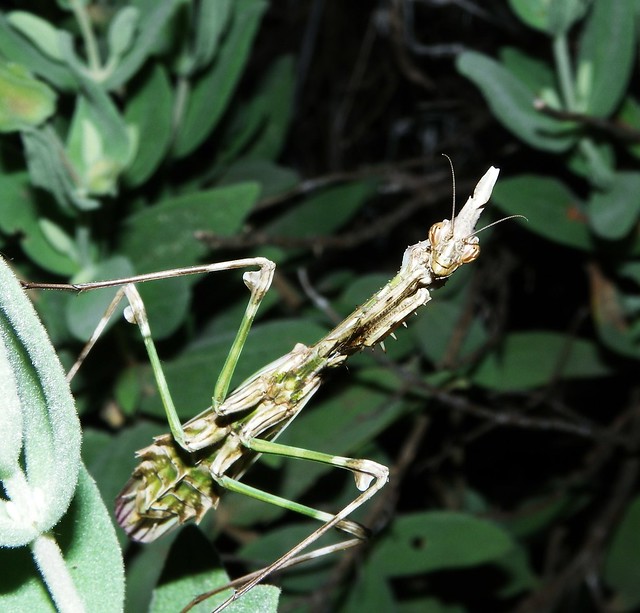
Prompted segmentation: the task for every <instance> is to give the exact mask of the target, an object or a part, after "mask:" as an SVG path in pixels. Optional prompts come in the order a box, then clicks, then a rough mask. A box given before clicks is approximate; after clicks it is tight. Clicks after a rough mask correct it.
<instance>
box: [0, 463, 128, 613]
mask: <svg viewBox="0 0 640 613" xmlns="http://www.w3.org/2000/svg"><path fill="white" fill-rule="evenodd" d="M54 534H55V538H56V540H57V541H58V543H59V544H60V546H61V549H62V555H63V559H64V564H65V566H66V567H67V568H68V570H69V573H70V575H71V579H72V580H73V583H74V585H75V587H76V590H77V591H78V593H79V595H80V597H81V599H82V601H83V602H84V605H85V610H86V611H104V612H105V613H107V612H111V611H113V612H114V613H118V612H119V611H122V606H123V602H124V568H123V563H122V553H121V551H120V547H119V545H118V541H117V539H116V536H115V532H114V528H113V525H112V524H111V520H110V519H109V516H108V514H107V511H106V509H105V506H104V503H103V502H102V499H101V498H100V494H99V492H98V489H97V487H96V485H95V483H94V482H93V480H92V479H91V477H90V476H89V474H88V473H87V471H86V469H85V468H84V467H83V468H82V469H81V470H80V474H79V479H78V488H77V490H76V494H75V496H74V499H73V501H72V503H71V506H70V508H69V511H68V512H67V513H66V515H65V516H64V517H63V518H62V521H61V522H60V523H59V524H58V525H57V526H56V527H55V531H54ZM0 565H1V566H2V569H3V572H2V574H1V575H0V609H2V610H3V611H38V612H39V613H40V612H43V613H44V612H47V611H51V612H52V613H53V612H55V611H56V610H58V609H56V607H54V605H53V602H52V600H51V597H50V596H49V594H48V592H47V590H46V588H45V586H44V584H43V581H42V579H41V577H40V576H39V575H38V573H37V571H36V567H35V564H34V561H33V559H31V556H30V555H29V551H28V550H27V549H26V548H19V549H0Z"/></svg>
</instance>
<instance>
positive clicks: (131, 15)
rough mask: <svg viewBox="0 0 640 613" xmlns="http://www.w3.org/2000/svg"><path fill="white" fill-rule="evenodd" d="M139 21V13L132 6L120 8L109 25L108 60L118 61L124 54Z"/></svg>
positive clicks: (131, 41)
mask: <svg viewBox="0 0 640 613" xmlns="http://www.w3.org/2000/svg"><path fill="white" fill-rule="evenodd" d="M139 20H140V12H139V11H138V9H137V8H135V7H134V6H125V7H123V8H121V9H120V10H119V11H118V12H117V13H116V15H115V17H114V18H113V19H112V21H111V23H110V24H109V33H108V40H109V60H110V61H116V62H117V61H118V60H119V59H120V57H121V56H122V55H123V54H124V53H126V52H127V51H128V50H129V49H130V47H131V45H132V43H133V39H134V35H135V32H136V29H137V28H138V24H139Z"/></svg>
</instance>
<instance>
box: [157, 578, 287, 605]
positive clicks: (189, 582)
mask: <svg viewBox="0 0 640 613" xmlns="http://www.w3.org/2000/svg"><path fill="white" fill-rule="evenodd" d="M227 583H229V576H228V575H227V574H226V573H225V572H224V571H223V570H218V571H214V572H202V573H198V574H194V575H190V576H187V577H183V578H181V579H179V580H176V581H173V582H171V583H167V584H164V585H161V586H160V587H158V588H156V589H155V590H154V593H153V600H152V602H151V608H150V609H149V610H150V613H174V612H175V611H179V610H181V609H182V608H183V607H184V606H186V605H187V604H188V603H189V602H191V600H193V599H194V598H195V597H196V596H199V595H200V594H203V593H205V592H209V591H211V590H214V589H215V588H217V587H222V586H224V585H225V584H227ZM232 594H233V591H232V590H230V589H229V590H225V591H223V592H220V593H219V594H216V595H215V596H212V597H211V598H208V599H207V600H205V601H203V602H201V603H199V604H197V605H196V606H195V607H193V608H192V609H191V611H193V612H194V613H209V612H210V611H212V610H213V609H214V608H215V607H217V606H220V605H221V604H222V603H223V602H224V601H225V600H226V599H227V598H228V597H229V596H231V595H232ZM279 595H280V590H279V589H278V588H277V587H274V586H272V585H258V586H256V587H254V588H253V589H252V590H250V591H249V592H248V593H247V594H245V595H244V596H242V597H241V598H240V599H239V600H236V601H235V602H234V603H232V604H231V605H229V606H228V607H227V608H226V609H225V611H229V613H255V612H256V611H260V612H261V613H277V611H278V597H279Z"/></svg>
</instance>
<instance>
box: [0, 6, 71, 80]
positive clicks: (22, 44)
mask: <svg viewBox="0 0 640 613" xmlns="http://www.w3.org/2000/svg"><path fill="white" fill-rule="evenodd" d="M45 38H47V37H46V36H45ZM47 51H48V52H49V51H51V50H50V49H48V50H47ZM0 55H2V57H4V58H6V59H7V60H8V61H10V62H15V63H17V64H21V65H23V66H25V67H26V68H27V69H28V70H30V71H31V72H33V73H34V74H37V75H38V76H40V77H42V78H43V79H46V80H47V81H48V82H49V83H51V84H52V85H54V86H55V87H58V88H60V89H63V90H67V91H68V90H71V91H74V90H76V89H77V88H78V84H77V81H76V80H75V78H74V77H73V74H72V73H71V71H70V70H69V69H68V68H67V67H66V66H65V65H64V64H62V63H61V62H58V61H57V60H54V59H53V58H51V57H50V56H49V55H48V54H47V53H44V52H43V51H42V50H41V49H40V48H38V46H35V45H34V43H33V42H32V41H30V40H28V39H27V38H25V37H24V36H23V35H22V33H20V32H18V31H16V29H15V28H14V27H12V26H11V25H10V24H9V22H8V20H7V19H6V18H5V16H4V15H2V14H0Z"/></svg>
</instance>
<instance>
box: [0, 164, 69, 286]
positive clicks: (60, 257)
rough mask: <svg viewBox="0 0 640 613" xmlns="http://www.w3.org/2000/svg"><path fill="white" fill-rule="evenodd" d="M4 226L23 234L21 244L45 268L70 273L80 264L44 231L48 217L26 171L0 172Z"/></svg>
mask: <svg viewBox="0 0 640 613" xmlns="http://www.w3.org/2000/svg"><path fill="white" fill-rule="evenodd" d="M0 193H2V206H0V230H2V232H3V233H5V234H7V235H9V236H12V235H17V236H19V237H20V246H21V247H22V249H23V250H24V252H25V253H26V255H27V256H28V257H29V258H30V259H31V260H33V262H34V263H36V264H38V265H39V266H41V267H42V268H44V269H45V270H48V271H50V272H53V273H57V274H60V275H70V274H73V273H75V272H76V271H77V270H78V267H79V264H78V262H76V261H75V260H73V259H72V258H70V257H69V254H68V253H61V252H60V251H58V250H56V249H55V248H54V247H53V246H52V245H51V243H50V242H49V240H47V238H46V237H45V235H44V233H43V231H42V223H41V222H42V221H43V220H46V217H44V216H43V214H42V212H41V211H40V209H39V207H38V204H37V201H36V198H35V195H34V193H33V190H32V189H31V188H30V186H29V175H28V174H27V173H26V172H20V173H11V174H9V173H4V174H0Z"/></svg>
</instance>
